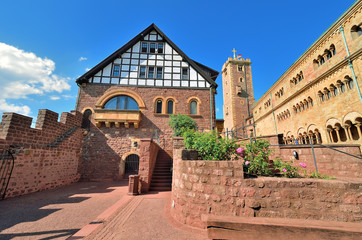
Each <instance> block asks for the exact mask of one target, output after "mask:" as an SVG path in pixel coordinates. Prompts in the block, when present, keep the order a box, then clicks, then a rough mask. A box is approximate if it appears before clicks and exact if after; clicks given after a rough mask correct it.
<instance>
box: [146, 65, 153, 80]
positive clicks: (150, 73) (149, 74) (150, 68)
mask: <svg viewBox="0 0 362 240" xmlns="http://www.w3.org/2000/svg"><path fill="white" fill-rule="evenodd" d="M154 75H155V67H148V75H147V77H148V78H154Z"/></svg>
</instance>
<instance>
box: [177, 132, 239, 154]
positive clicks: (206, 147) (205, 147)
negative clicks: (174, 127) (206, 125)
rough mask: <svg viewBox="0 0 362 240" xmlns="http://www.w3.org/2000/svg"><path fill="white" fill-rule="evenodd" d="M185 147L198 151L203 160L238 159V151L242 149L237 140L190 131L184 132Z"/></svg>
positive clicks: (214, 133)
mask: <svg viewBox="0 0 362 240" xmlns="http://www.w3.org/2000/svg"><path fill="white" fill-rule="evenodd" d="M183 137H184V141H185V147H186V148H187V149H196V150H197V151H198V153H199V156H200V157H201V158H202V159H203V160H234V159H237V155H236V149H237V148H238V147H240V145H239V144H237V143H236V140H235V139H227V138H221V137H219V135H218V134H217V133H216V132H214V131H211V132H199V131H193V130H188V131H185V132H184V135H183Z"/></svg>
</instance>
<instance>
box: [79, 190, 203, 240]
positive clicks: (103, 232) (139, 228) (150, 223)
mask: <svg viewBox="0 0 362 240" xmlns="http://www.w3.org/2000/svg"><path fill="white" fill-rule="evenodd" d="M169 199H170V192H160V193H156V192H155V193H150V194H146V195H140V196H136V197H131V198H130V199H129V200H128V201H127V203H126V204H124V205H123V206H122V207H120V208H119V209H118V211H117V212H116V213H115V214H114V215H113V217H111V218H109V219H108V220H106V221H105V222H103V223H102V224H101V225H100V226H99V227H98V228H97V229H96V230H94V231H93V232H92V233H91V234H90V235H88V236H87V237H85V240H93V239H94V240H101V239H107V240H126V239H127V240H132V239H135V240H136V239H137V240H151V239H172V240H206V239H208V238H207V237H206V230H201V229H192V228H189V227H187V226H185V225H182V224H180V223H177V222H176V221H174V220H173V219H172V218H171V216H170V215H169V209H168V208H167V206H168V205H170V201H169ZM76 235H77V234H76ZM76 235H75V237H74V239H79V238H76Z"/></svg>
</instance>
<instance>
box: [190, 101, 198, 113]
mask: <svg viewBox="0 0 362 240" xmlns="http://www.w3.org/2000/svg"><path fill="white" fill-rule="evenodd" d="M190 114H191V115H197V101H196V100H192V101H191V102H190Z"/></svg>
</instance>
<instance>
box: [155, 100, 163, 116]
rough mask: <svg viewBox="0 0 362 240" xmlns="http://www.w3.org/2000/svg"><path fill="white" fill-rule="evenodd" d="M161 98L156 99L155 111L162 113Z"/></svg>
mask: <svg viewBox="0 0 362 240" xmlns="http://www.w3.org/2000/svg"><path fill="white" fill-rule="evenodd" d="M162 103H163V102H162V99H157V100H156V113H162Z"/></svg>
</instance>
